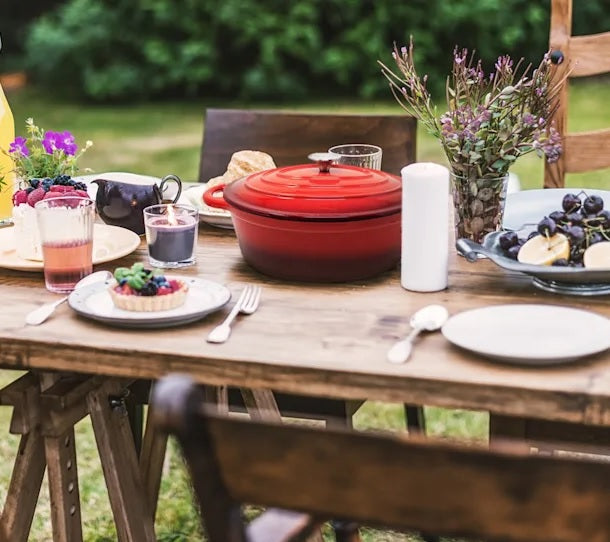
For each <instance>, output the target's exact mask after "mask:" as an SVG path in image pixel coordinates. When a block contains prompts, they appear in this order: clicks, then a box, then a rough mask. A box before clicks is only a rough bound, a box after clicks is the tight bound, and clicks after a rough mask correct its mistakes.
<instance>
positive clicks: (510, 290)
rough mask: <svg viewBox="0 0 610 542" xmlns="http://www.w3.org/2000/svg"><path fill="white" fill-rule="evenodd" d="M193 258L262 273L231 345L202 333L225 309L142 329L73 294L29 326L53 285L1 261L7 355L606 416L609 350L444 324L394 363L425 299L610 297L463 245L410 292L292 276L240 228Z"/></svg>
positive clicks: (396, 398) (35, 363)
mask: <svg viewBox="0 0 610 542" xmlns="http://www.w3.org/2000/svg"><path fill="white" fill-rule="evenodd" d="M145 257H146V248H145V245H144V243H142V246H141V247H140V249H139V250H138V251H136V252H135V253H134V254H132V255H131V256H129V257H127V258H123V259H122V260H119V261H117V262H113V263H112V264H105V265H104V266H100V267H101V268H107V269H112V268H113V267H115V266H118V265H130V264H131V263H132V262H134V261H137V260H145ZM197 258H198V262H197V265H196V266H195V267H190V268H185V269H184V270H182V271H181V273H183V274H185V275H193V276H195V275H196V276H200V277H204V278H207V279H211V280H215V281H218V282H221V283H224V284H226V285H227V286H228V287H229V288H230V289H231V291H232V292H233V293H236V292H238V291H239V290H240V289H241V287H242V285H243V284H244V283H246V282H254V283H258V284H262V285H263V288H264V292H263V300H262V303H261V306H260V308H259V310H258V311H257V312H256V313H255V314H254V315H253V316H251V317H242V318H241V319H240V320H239V322H238V323H237V324H236V327H235V329H234V333H233V335H232V337H231V339H230V340H229V341H228V342H227V343H225V344H221V345H218V344H208V343H206V341H205V336H206V334H207V332H208V331H209V330H210V329H212V327H213V326H214V325H216V324H218V323H219V322H220V320H221V319H222V318H223V317H224V316H225V314H226V311H225V310H222V311H219V312H217V313H215V314H212V315H209V316H208V317H207V318H205V319H204V320H202V321H200V322H197V323H194V324H189V325H185V326H184V327H178V328H169V329H165V330H145V331H134V330H127V329H117V328H112V327H107V326H104V325H100V324H98V323H95V322H93V321H90V320H87V319H84V318H81V317H78V316H77V315H76V314H75V313H73V312H72V311H71V309H70V308H69V307H67V306H66V305H63V306H61V307H60V308H59V309H58V310H57V311H56V313H55V315H54V316H53V317H52V318H51V319H49V320H48V321H47V322H46V323H45V324H43V325H42V326H40V327H30V326H26V325H25V324H24V323H23V322H24V317H25V314H26V313H27V312H28V311H30V310H32V309H33V308H35V307H37V306H38V305H40V304H41V303H43V302H47V301H51V300H53V299H56V296H55V295H53V294H51V293H48V292H46V291H45V289H44V284H43V279H42V275H41V274H37V273H25V272H17V271H9V270H0V296H1V299H2V306H3V310H2V311H0V366H1V367H4V368H7V369H36V370H45V371H70V372H77V373H84V374H91V375H104V376H115V377H125V378H147V379H157V378H159V377H160V376H162V375H164V374H167V373H170V372H182V373H188V374H190V375H192V376H193V378H195V379H196V380H197V381H200V382H202V383H207V384H214V385H216V384H228V385H234V386H238V387H251V388H256V387H263V388H273V389H276V390H281V391H286V392H295V393H300V394H305V395H319V396H329V397H341V398H352V399H362V398H367V399H376V400H382V401H392V402H411V403H421V404H429V405H438V406H444V407H456V408H467V409H479V410H489V411H491V412H494V413H497V414H504V415H509V416H527V417H533V418H541V419H546V420H554V421H564V422H574V423H577V424H586V425H591V426H610V351H609V352H606V353H604V354H600V355H597V356H593V357H591V358H589V359H586V360H581V361H579V362H577V363H572V364H569V365H565V366H557V367H550V368H524V367H513V366H508V365H500V364H497V363H493V362H491V361H488V360H486V359H484V358H481V357H478V356H475V355H472V354H469V353H467V352H465V351H461V350H459V349H458V348H456V347H453V346H451V345H450V344H449V343H448V342H447V341H446V340H445V339H444V338H443V337H442V335H441V334H440V333H436V334H430V335H427V336H425V337H423V338H421V339H420V341H419V343H418V346H417V347H416V348H415V349H414V351H413V354H412V358H411V360H410V362H409V363H407V364H405V365H392V364H389V363H386V362H385V354H386V351H387V349H388V348H389V347H390V346H391V344H392V343H393V342H394V341H395V340H397V339H399V338H401V337H403V336H404V335H405V333H407V332H408V330H409V326H408V319H409V315H410V314H411V313H413V311H415V310H416V309H418V308H420V307H422V306H423V305H426V304H428V303H442V304H444V305H446V307H447V308H448V310H449V312H450V313H452V314H454V313H457V312H460V311H463V310H466V309H472V308H475V307H484V306H488V305H493V304H502V303H544V304H549V305H569V306H573V307H578V308H582V309H588V310H592V311H595V312H597V313H599V314H604V315H606V316H610V304H609V303H608V298H607V297H604V296H601V297H597V298H586V297H573V296H562V295H556V294H550V293H546V292H543V291H541V290H539V289H537V288H535V287H534V286H533V285H532V284H531V282H530V279H529V278H528V277H526V276H523V275H519V274H511V273H507V272H505V271H503V270H502V269H500V268H498V267H497V266H495V265H494V264H492V263H491V262H488V261H479V262H476V263H475V264H471V263H468V262H466V261H465V260H464V258H462V257H459V256H457V255H456V254H455V253H453V252H452V254H451V257H450V276H449V288H448V289H447V290H445V291H442V292H436V293H425V294H424V293H414V292H409V291H406V290H404V289H403V288H401V286H400V281H399V273H398V271H393V272H389V273H387V274H385V275H383V276H380V277H378V278H376V279H373V280H368V281H363V282H359V283H350V284H305V283H286V282H283V281H279V280H274V279H271V278H268V277H266V276H263V275H261V274H259V273H257V272H255V271H253V270H252V269H251V268H250V267H249V266H248V265H247V264H246V263H245V262H244V261H243V259H242V257H241V253H240V251H239V247H238V244H237V240H236V238H235V236H234V234H233V233H232V232H229V231H225V230H218V229H213V228H211V227H209V226H205V225H202V226H201V228H200V239H199V247H198V254H197ZM473 331H474V332H476V330H473ZM575 332H576V333H586V330H575Z"/></svg>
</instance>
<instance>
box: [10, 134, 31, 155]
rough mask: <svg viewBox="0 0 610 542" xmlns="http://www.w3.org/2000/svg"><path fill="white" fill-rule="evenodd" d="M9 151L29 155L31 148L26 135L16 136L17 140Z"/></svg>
mask: <svg viewBox="0 0 610 542" xmlns="http://www.w3.org/2000/svg"><path fill="white" fill-rule="evenodd" d="M8 152H11V153H17V154H21V155H23V156H29V155H30V149H28V147H27V139H26V138H25V137H16V138H15V141H13V142H12V143H11V144H10V145H9V147H8Z"/></svg>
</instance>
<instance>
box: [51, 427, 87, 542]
mask: <svg viewBox="0 0 610 542" xmlns="http://www.w3.org/2000/svg"><path fill="white" fill-rule="evenodd" d="M45 451H46V457H47V465H48V474H49V494H50V497H51V522H52V524H53V541H54V542H80V541H82V539H83V531H82V525H81V513H80V495H79V490H78V469H77V467H76V447H75V445H74V426H72V427H71V428H70V429H68V430H67V431H66V432H65V433H64V434H63V435H59V436H53V437H45Z"/></svg>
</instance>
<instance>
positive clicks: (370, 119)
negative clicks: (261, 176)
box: [199, 109, 416, 182]
mask: <svg viewBox="0 0 610 542" xmlns="http://www.w3.org/2000/svg"><path fill="white" fill-rule="evenodd" d="M415 132H416V120H415V118H413V117H410V116H407V115H334V114H333V115H330V114H314V113H288V112H283V111H257V110H244V109H208V110H207V111H206V115H205V126H204V133H203V146H202V151H201V161H200V165H199V182H207V181H208V180H209V179H211V178H212V177H216V176H218V175H222V174H223V173H224V172H225V171H226V169H227V164H228V163H229V160H230V159H231V155H232V154H233V153H234V152H235V151H239V150H244V149H251V150H259V151H264V152H266V153H268V154H270V155H271V156H272V157H273V159H274V161H275V163H276V164H277V166H278V167H282V166H290V165H295V164H306V163H308V161H309V160H308V158H307V156H308V155H309V154H311V153H312V152H326V151H327V150H328V149H329V148H330V147H332V146H333V145H339V144H341V143H372V144H374V145H378V146H380V147H381V148H382V149H383V159H382V167H381V168H382V169H383V170H384V171H387V172H389V173H393V174H395V175H399V174H400V170H401V168H402V167H403V166H406V165H407V164H410V163H412V162H414V161H415Z"/></svg>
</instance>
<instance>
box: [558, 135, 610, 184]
mask: <svg viewBox="0 0 610 542" xmlns="http://www.w3.org/2000/svg"><path fill="white" fill-rule="evenodd" d="M564 154H565V169H566V173H580V172H583V171H594V170H596V169H603V168H607V167H610V129H604V130H593V131H589V132H580V133H571V134H567V135H566V137H565V140H564Z"/></svg>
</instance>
